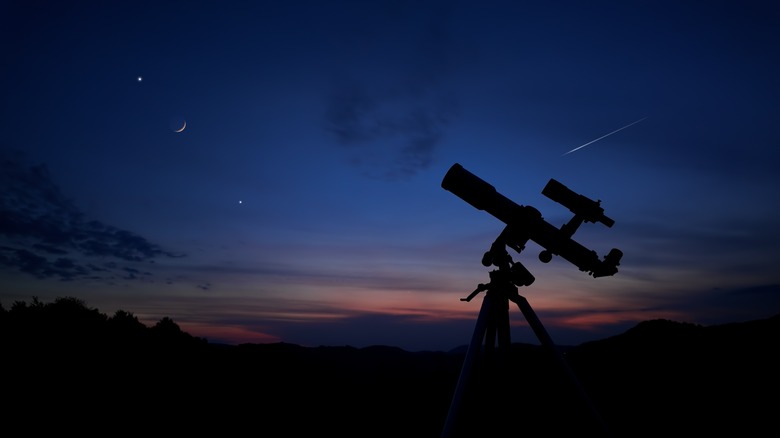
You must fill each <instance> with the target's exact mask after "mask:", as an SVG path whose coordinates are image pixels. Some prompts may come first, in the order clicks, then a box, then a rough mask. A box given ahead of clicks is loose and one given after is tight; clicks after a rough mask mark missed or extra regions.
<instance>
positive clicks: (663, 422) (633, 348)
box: [0, 303, 780, 437]
mask: <svg viewBox="0 0 780 438" xmlns="http://www.w3.org/2000/svg"><path fill="white" fill-rule="evenodd" d="M60 304H61V305H62V306H61V307H63V308H67V307H68V306H65V305H64V304H68V305H70V306H71V307H70V308H68V309H69V310H68V309H66V310H68V312H70V314H71V316H72V315H80V316H79V318H81V320H80V321H79V322H78V323H76V322H74V321H71V320H69V319H68V318H65V317H63V313H60V314H57V312H54V311H52V309H49V311H48V313H46V312H43V311H42V310H43V309H44V308H45V307H46V305H41V304H40V303H38V305H39V307H38V308H36V309H33V310H30V308H25V309H22V310H24V312H18V313H14V312H13V309H12V311H8V312H6V311H3V313H2V319H0V327H2V332H0V341H2V362H0V363H2V376H3V378H4V381H3V386H2V388H3V391H2V397H3V399H4V401H5V403H4V406H6V408H5V410H4V419H5V424H6V428H12V429H10V430H19V431H26V432H25V434H28V433H35V432H38V433H40V432H44V431H47V430H48V431H56V432H57V433H68V432H76V433H82V432H85V431H96V430H101V431H102V432H101V433H114V432H120V431H121V433H136V432H137V433H147V432H149V431H152V430H153V431H157V432H159V433H165V432H170V433H176V434H185V433H193V432H196V433H218V434H219V435H221V436H232V435H238V434H242V435H244V434H248V433H251V434H258V435H265V436H313V435H317V436H320V435H331V434H332V435H337V436H342V437H343V436H361V437H364V436H404V437H418V436H419V437H437V436H439V435H440V433H441V431H442V428H443V426H444V423H445V420H446V418H447V413H448V410H449V407H450V403H451V401H452V399H453V392H454V390H455V386H456V383H457V380H458V376H459V374H460V372H461V365H462V363H463V359H464V352H462V351H453V352H407V351H404V350H402V349H399V348H395V347H388V346H374V347H367V348H353V347H348V346H345V347H317V348H308V347H302V346H299V345H294V344H287V343H276V344H243V345H238V346H226V345H215V344H209V343H208V342H205V341H204V340H202V339H198V338H194V337H192V336H189V335H188V334H186V333H184V332H182V331H181V330H179V329H178V327H177V326H176V325H175V323H173V321H170V320H167V321H165V322H163V321H161V323H160V324H158V325H156V326H155V327H153V328H148V329H147V328H145V327H143V326H142V325H140V326H139V325H138V324H137V323H136V322H137V320H134V318H133V317H132V315H131V314H127V313H125V314H122V315H119V317H118V318H117V315H115V316H114V317H111V318H106V317H101V316H100V315H99V314H98V313H96V312H89V311H87V312H84V311H83V310H84V309H77V307H78V306H75V310H74V306H73V304H74V303H60ZM29 307H34V306H29ZM18 310H19V309H17V311H18ZM54 310H56V309H54ZM60 310H62V309H60ZM36 312H37V313H36ZM22 313H24V316H22ZM65 313H67V312H65ZM55 314H57V315H55ZM49 317H51V318H52V319H50V320H47V318H49ZM115 318H116V319H115ZM153 329H154V330H153ZM778 339H780V316H779V317H774V318H768V319H765V320H757V321H748V322H741V323H733V324H723V325H716V326H708V327H704V326H699V325H694V324H688V323H680V322H674V321H668V320H654V321H645V322H642V323H640V324H638V325H637V326H635V327H634V328H632V329H630V330H628V331H626V332H625V333H623V334H620V335H618V336H614V337H610V338H607V339H603V340H599V341H594V342H588V343H585V344H582V345H579V346H574V347H566V349H565V356H564V357H565V358H566V360H567V362H568V363H569V364H570V365H571V367H572V370H573V371H574V374H575V375H576V376H578V378H579V382H580V383H581V385H582V387H583V388H584V389H585V392H586V394H587V395H588V396H589V401H590V402H591V406H593V407H595V408H596V411H597V412H598V413H599V414H600V416H601V419H602V420H603V421H604V423H606V425H607V426H608V427H609V430H610V431H611V432H612V435H614V436H627V437H635V436H658V435H673V436H686V435H687V436H703V435H709V434H713V433H718V434H723V433H726V434H729V433H731V434H736V435H738V436H741V437H746V436H758V435H762V436H763V431H765V430H773V429H774V428H775V415H776V409H777V403H776V397H777V394H778V392H779V391H780V378H779V377H778V373H777V370H778V369H779V368H780V360H779V359H778V352H779V351H778V350H780V343H778ZM499 364H503V367H501V366H496V367H488V365H487V363H480V366H479V367H477V368H476V369H475V372H474V374H473V376H472V377H473V378H472V383H473V385H472V386H471V387H470V388H471V389H470V391H468V392H467V393H466V395H465V396H464V399H462V400H461V402H460V403H459V404H458V406H460V407H461V414H462V415H461V416H459V418H460V419H461V421H460V422H459V423H458V425H459V428H458V430H460V431H465V432H464V433H462V434H457V436H485V437H487V436H494V435H501V436H503V435H513V436H523V435H525V436H561V435H564V434H571V433H577V434H580V435H588V436H591V435H594V436H597V435H598V434H599V433H600V432H601V431H602V429H600V428H599V425H600V423H598V422H596V421H594V417H592V416H591V415H590V411H588V410H587V409H586V405H587V403H585V401H584V400H583V399H581V398H579V397H578V396H577V393H576V392H575V391H573V388H572V387H571V386H569V385H568V382H567V381H566V380H565V379H563V378H562V376H563V375H562V373H561V372H560V370H559V368H557V365H556V363H554V362H553V361H552V356H551V355H549V354H548V352H547V351H545V350H543V349H542V348H541V347H539V346H535V345H527V344H515V345H513V348H512V349H511V352H509V354H508V355H507V357H505V358H504V360H503V361H502V362H499ZM20 428H21V429H20ZM20 433H21V432H20Z"/></svg>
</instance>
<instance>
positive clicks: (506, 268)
mask: <svg viewBox="0 0 780 438" xmlns="http://www.w3.org/2000/svg"><path fill="white" fill-rule="evenodd" d="M502 234H503V233H502ZM504 242H505V241H504V240H503V239H502V238H501V237H499V239H497V240H496V242H494V243H493V245H492V246H491V249H490V251H488V252H487V253H485V256H484V257H483V260H482V264H483V265H485V266H490V265H491V264H493V265H495V266H497V267H498V269H496V270H493V271H491V272H490V282H489V283H487V284H479V286H478V287H477V288H476V289H475V290H474V291H473V292H472V293H471V294H470V295H469V296H468V297H466V298H461V301H471V300H472V299H473V298H474V297H475V296H477V295H478V294H479V293H480V292H485V297H484V299H483V301H482V306H481V308H480V311H479V316H478V317H477V323H476V326H475V328H474V333H473V335H472V338H471V342H470V344H469V346H468V350H467V352H466V357H465V360H464V362H463V365H462V368H461V372H460V376H459V378H458V383H457V386H456V388H455V393H454V395H453V398H452V402H451V404H450V408H449V412H448V414H447V420H446V423H445V426H444V430H443V432H442V438H451V437H454V436H459V433H461V432H462V430H459V427H460V425H461V424H462V421H461V420H462V418H463V415H464V411H465V409H463V399H464V397H466V395H467V394H469V395H471V396H473V395H474V394H480V395H482V396H487V398H489V399H490V400H487V401H486V402H487V403H492V404H491V405H489V406H488V407H487V410H486V412H487V413H488V414H489V415H491V416H493V417H494V418H493V420H495V417H497V416H503V415H507V414H509V412H504V411H505V409H504V408H505V407H506V406H505V405H504V403H503V402H504V401H505V399H506V398H507V397H506V394H503V393H501V392H499V391H496V390H495V389H496V388H495V386H497V383H499V382H498V381H497V380H498V379H496V377H502V376H506V375H509V374H507V371H508V370H507V369H506V362H507V358H508V357H509V349H510V347H511V340H510V334H509V307H510V306H509V302H510V301H511V302H513V303H515V304H516V305H517V306H518V307H519V308H520V311H521V312H522V313H523V316H524V317H525V319H526V321H527V322H528V324H529V325H530V326H531V329H532V330H533V332H534V334H535V335H536V337H537V338H538V339H539V341H540V343H541V344H542V347H543V348H544V349H546V350H547V351H548V352H549V353H551V354H552V357H553V358H554V360H555V361H556V362H557V365H558V368H559V371H560V372H561V373H562V374H563V376H564V378H565V379H566V380H567V381H568V383H569V384H570V385H571V386H572V387H573V389H574V390H575V391H576V392H577V393H578V395H579V397H580V399H581V401H582V402H584V404H585V406H586V408H587V410H588V411H589V413H590V415H591V417H592V419H593V420H595V421H596V423H597V424H598V427H599V428H600V429H601V430H602V431H603V432H605V435H608V430H607V428H606V426H605V425H604V423H603V421H602V420H601V417H600V415H599V414H598V412H597V411H596V409H595V407H594V406H593V404H592V403H591V402H590V399H589V398H588V396H587V394H586V392H585V391H584V389H583V388H582V387H581V386H580V384H579V381H578V380H577V377H576V376H575V375H574V373H573V371H572V370H571V368H570V367H569V366H568V363H567V362H566V360H565V359H564V357H563V355H562V354H561V352H560V351H559V350H558V348H557V347H556V345H555V343H554V342H553V340H552V338H551V337H550V335H549V334H548V333H547V330H545V328H544V326H543V325H542V323H541V321H540V320H539V318H538V317H537V316H536V313H535V312H534V310H533V308H532V307H531V305H530V304H529V303H528V300H526V299H525V297H523V296H521V295H519V293H518V289H517V285H520V286H529V285H530V284H531V283H533V281H534V277H533V275H531V273H530V272H528V270H527V269H526V268H525V267H524V266H522V265H521V264H520V263H516V262H513V261H512V258H511V256H510V255H509V253H507V251H506V245H505V243H504ZM514 249H516V250H518V252H519V250H522V248H514ZM483 340H484V348H483V344H482V342H483ZM496 341H497V342H498V350H496ZM480 352H482V353H483V357H482V359H483V360H484V362H483V365H485V369H491V370H493V371H496V373H495V375H493V376H492V378H488V379H483V380H481V381H480V382H481V383H483V384H488V385H491V386H493V388H488V391H480V392H474V391H468V390H469V389H471V388H470V386H473V385H472V384H473V383H474V379H473V378H472V377H474V376H473V374H474V371H473V369H474V366H475V365H476V364H477V361H478V359H480V357H479V353H480ZM488 377H491V376H488ZM496 398H502V400H496ZM483 426H484V427H480V431H479V432H480V435H482V436H484V432H486V430H487V429H488V428H489V427H493V426H495V422H491V419H488V420H487V421H486V422H485V423H483ZM497 432H505V431H501V430H499V431H497ZM502 434H503V433H502Z"/></svg>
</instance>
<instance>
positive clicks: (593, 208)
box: [441, 163, 623, 278]
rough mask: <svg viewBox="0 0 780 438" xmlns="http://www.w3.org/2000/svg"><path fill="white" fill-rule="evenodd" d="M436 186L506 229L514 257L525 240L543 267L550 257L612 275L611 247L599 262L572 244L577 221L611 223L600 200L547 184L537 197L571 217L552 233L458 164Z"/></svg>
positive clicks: (616, 254) (536, 215) (527, 209)
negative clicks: (533, 245) (533, 246)
mask: <svg viewBox="0 0 780 438" xmlns="http://www.w3.org/2000/svg"><path fill="white" fill-rule="evenodd" d="M441 187H442V188H443V189H445V190H448V191H450V192H452V193H453V194H455V195H456V196H458V197H459V198H461V199H463V200H464V201H466V202H467V203H469V204H471V206H473V207H474V208H476V209H477V210H483V211H486V212H488V213H490V214H491V215H493V216H494V217H496V218H497V219H498V220H500V221H501V222H503V223H504V224H506V228H505V230H504V231H503V232H502V233H501V238H502V240H503V243H505V244H506V245H507V246H509V247H510V248H512V249H514V250H516V251H518V252H520V251H522V250H523V249H524V248H525V244H526V243H527V242H528V241H529V240H531V241H533V242H535V243H536V244H538V245H539V246H541V247H542V248H544V250H543V251H542V252H541V253H539V260H541V261H542V262H543V263H548V262H550V260H552V257H553V255H557V256H560V257H562V258H564V259H565V260H567V261H569V262H570V263H572V264H574V265H575V266H577V267H578V268H579V270H580V271H585V272H587V273H588V274H589V275H592V276H593V277H594V278H596V277H604V276H610V275H614V274H616V273H617V271H618V269H617V266H618V265H620V259H621V258H622V257H623V252H622V251H620V250H619V249H617V248H612V250H610V251H609V253H608V254H607V255H606V256H604V259H603V260H601V259H599V257H598V254H596V252H595V251H593V250H589V249H588V248H586V247H584V246H583V245H581V244H580V243H578V242H576V241H575V240H573V239H572V236H573V235H574V233H575V232H576V231H577V229H578V228H579V226H580V225H581V224H582V223H583V222H592V223H596V222H600V223H602V224H604V225H605V226H607V227H609V228H611V227H612V225H614V223H615V221H613V220H612V219H610V218H609V217H607V216H605V215H604V209H603V208H602V207H601V201H593V200H591V199H589V198H587V197H585V196H583V195H580V194H578V193H575V192H574V191H572V190H571V189H569V188H568V187H566V186H565V185H563V184H561V183H560V182H558V181H556V180H554V179H550V181H549V182H548V183H547V185H546V186H545V187H544V189H543V190H542V194H543V195H545V196H546V197H548V198H550V199H552V200H553V201H555V202H557V203H559V204H561V205H563V206H564V207H566V208H568V209H569V211H571V212H572V213H574V217H572V219H571V220H570V221H569V222H567V223H566V224H564V225H563V226H561V228H556V227H555V226H554V225H552V224H550V223H549V222H547V221H546V220H544V218H543V217H542V214H541V213H540V212H539V210H537V209H535V208H534V207H531V206H528V205H518V204H516V203H515V202H514V201H512V200H510V199H509V198H507V197H505V196H504V195H502V194H500V193H498V191H496V189H495V187H493V186H492V185H490V184H489V183H487V182H485V181H484V180H482V179H481V178H479V177H478V176H476V175H474V174H473V173H471V172H469V171H468V170H466V169H465V168H463V166H461V165H460V164H458V163H455V164H454V165H452V167H451V168H450V169H449V171H447V174H446V175H445V176H444V179H443V180H442V182H441Z"/></svg>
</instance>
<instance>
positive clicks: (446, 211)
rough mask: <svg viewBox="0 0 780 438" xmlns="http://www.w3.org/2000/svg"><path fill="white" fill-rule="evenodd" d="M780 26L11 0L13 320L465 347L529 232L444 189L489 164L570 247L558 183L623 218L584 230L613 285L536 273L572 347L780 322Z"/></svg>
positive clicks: (628, 6)
mask: <svg viewBox="0 0 780 438" xmlns="http://www.w3.org/2000/svg"><path fill="white" fill-rule="evenodd" d="M778 20H780V6H778V3H776V2H769V1H765V2H749V1H739V2H738V1H721V2H694V1H627V2H614V1H587V2H585V1H545V2H523V1H490V0H483V1H397V0H396V1H390V0H387V1H297V0H292V1H222V2H218V1H201V2H183V1H165V2H157V1H155V2H144V1H111V2H99V1H85V2H30V1H10V2H9V1H3V2H2V3H1V4H0V37H1V38H0V45H1V46H2V57H0V62H2V65H1V66H0V87H2V93H1V98H0V126H1V127H2V129H0V163H1V166H2V169H1V170H0V189H1V190H2V198H1V201H2V202H1V203H0V215H1V216H0V303H2V305H3V306H4V307H5V308H6V309H8V308H10V306H11V305H12V304H13V303H14V302H15V301H28V302H29V301H30V300H31V299H32V297H34V296H35V297H38V298H39V299H41V300H42V301H45V302H48V301H52V300H54V299H55V298H56V297H64V296H72V297H77V298H79V299H82V300H83V301H85V303H86V304H87V305H88V306H89V307H93V308H97V309H99V310H100V311H101V312H102V313H106V314H108V315H109V316H111V315H113V313H114V312H115V311H116V310H120V309H121V310H125V311H128V312H132V313H133V314H134V315H136V316H137V317H139V319H140V320H141V321H143V322H145V323H147V324H154V323H155V322H156V321H159V320H160V319H161V318H162V317H165V316H168V317H170V318H172V319H173V320H174V321H175V322H176V323H177V324H179V325H180V327H181V328H182V329H183V330H185V331H187V332H189V333H190V334H193V335H195V336H200V337H204V338H207V339H208V340H209V341H212V342H227V343H232V344H237V343H242V342H252V343H265V342H279V341H283V342H290V343H297V344H301V345H306V346H318V345H333V346H335V345H352V346H355V347H363V346H369V345H376V344H382V345H391V346H398V347H401V348H404V349H407V350H412V351H416V350H423V349H434V350H448V349H450V348H453V347H455V346H458V345H463V344H467V343H468V342H469V340H470V337H471V333H472V331H473V329H474V324H475V321H476V317H477V314H478V312H479V306H480V303H481V296H480V298H479V299H475V300H473V301H471V302H463V301H460V298H463V297H465V296H466V295H468V294H469V293H471V292H472V291H473V290H474V289H475V288H476V287H477V286H478V284H480V283H487V282H488V281H489V277H488V273H489V271H490V270H491V269H493V268H491V267H485V266H483V265H482V264H481V259H482V255H483V253H484V252H485V251H487V250H488V249H489V247H490V245H491V243H492V242H493V241H494V239H496V237H497V236H498V234H499V233H500V232H501V231H502V230H503V228H504V225H505V224H504V223H502V222H501V221H499V220H498V219H497V218H495V217H493V216H492V215H490V214H489V213H487V212H485V211H479V210H477V209H475V208H474V207H472V206H471V205H469V204H468V203H466V202H465V201H463V200H462V199H460V198H459V197H457V196H455V195H454V194H453V193H451V192H449V191H447V190H444V189H443V188H442V187H441V182H442V178H443V177H444V175H445V174H446V172H447V170H448V169H449V168H450V167H451V166H452V165H453V164H455V163H460V164H461V165H463V167H464V168H466V169H467V170H469V171H470V172H472V173H474V174H475V175H477V176H479V177H480V178H482V179H483V180H485V181H487V182H488V183H490V184H492V185H493V186H494V187H495V188H496V189H497V190H498V192H499V193H501V194H502V195H504V196H506V197H507V198H509V199H511V200H513V201H514V202H515V203H517V204H519V205H530V206H533V207H534V208H536V209H538V210H539V211H540V212H541V213H542V215H543V216H544V219H545V220H546V221H548V222H549V223H550V224H553V225H554V226H556V227H559V226H561V225H563V224H564V223H566V222H567V221H568V220H569V219H570V218H571V216H572V214H571V212H570V211H569V210H568V209H567V208H566V207H565V206H563V205H561V204H559V203H556V202H555V201H553V200H551V199H549V198H547V197H545V196H544V195H542V194H541V191H542V189H543V188H544V186H545V185H546V184H547V182H548V181H549V180H550V179H551V178H554V179H556V180H558V181H560V182H561V183H563V184H565V185H566V186H567V187H569V188H570V189H572V190H574V191H575V192H577V193H580V194H582V195H584V196H586V197H589V198H591V199H593V200H601V206H602V207H603V208H604V212H605V214H606V215H607V216H608V217H610V218H611V219H613V220H614V221H615V224H614V226H612V227H611V228H608V227H606V226H604V225H602V224H600V223H596V224H594V223H586V224H583V225H582V226H581V227H580V229H579V230H578V231H577V233H576V234H575V235H574V240H576V241H577V242H579V243H581V244H582V245H584V246H586V247H587V248H589V249H592V250H594V251H596V252H597V253H598V255H599V257H603V256H604V255H605V254H606V253H607V252H608V251H609V250H610V249H611V248H619V249H620V250H622V251H623V253H624V256H623V259H622V261H621V264H620V266H619V272H618V273H617V274H616V275H614V276H608V277H599V278H593V277H591V276H589V275H588V274H587V273H586V272H581V271H579V270H578V269H577V267H576V266H574V265H573V264H571V263H569V262H567V261H566V260H564V259H562V258H560V257H556V258H554V259H553V260H552V261H551V262H550V263H548V264H544V263H542V262H540V261H539V259H538V257H537V256H538V253H539V252H540V251H541V250H542V249H543V248H541V247H539V246H538V245H536V244H534V243H533V242H529V244H528V245H527V246H526V249H525V250H524V251H522V252H521V253H517V252H514V251H511V250H510V254H511V255H512V257H513V259H514V260H515V261H518V262H522V263H523V264H524V265H525V266H526V267H527V268H528V269H529V270H530V271H531V273H532V274H533V275H534V276H535V278H536V281H535V282H534V284H532V285H531V286H529V287H524V288H521V289H520V294H521V295H523V296H524V297H526V298H527V299H528V301H529V302H530V304H531V305H532V306H533V308H534V310H536V312H537V314H538V316H539V317H540V319H541V320H542V322H543V323H544V324H545V327H546V328H547V330H548V331H549V333H550V334H551V335H552V337H553V339H554V340H555V341H556V342H557V343H559V344H578V343H581V342H585V341H589V340H594V339H601V338H604V337H608V336H611V335H615V334H618V333H621V332H623V331H624V330H626V329H627V328H629V327H632V326H633V325H635V324H636V323H638V322H640V321H643V320H648V319H658V318H665V319H672V320H675V321H683V322H691V323H697V324H703V325H710V324H719V323H727V322H739V321H745V320H751V319H759V318H765V317H769V316H773V315H775V314H778V313H780V269H778V268H777V261H778V260H780V229H778V217H780V202H779V201H778V199H779V198H778V188H780V173H779V172H778V167H779V166H780V151H779V150H778V147H779V146H780V129H778V128H780V80H778V78H780V51H778V47H780V32H778V27H777V23H778V22H779V21H778ZM637 121H639V122H638V123H634V122H637ZM185 122H186V127H185V129H184V130H182V131H181V132H176V131H177V130H180V128H181V127H182V126H184V123H185ZM632 123H634V124H633V125H631V126H627V125H629V124H632ZM623 127H625V129H620V128H623ZM616 130H619V131H617V132H615V131H616ZM609 133H612V134H611V135H608V136H606V137H604V138H601V139H600V140H598V141H596V142H593V143H591V144H588V145H587V146H585V147H582V148H580V149H577V150H576V151H573V152H571V153H567V152H569V151H572V150H573V149H575V148H578V147H579V146H582V145H585V144H586V143H589V142H591V141H593V140H595V139H598V138H600V137H602V136H604V135H606V134H609ZM510 317H511V318H512V340H513V341H517V342H532V343H535V342H537V339H536V338H535V337H534V335H533V332H532V331H531V330H530V328H529V327H528V326H527V324H526V322H525V319H524V318H523V316H522V314H521V313H520V311H519V310H518V309H517V308H516V307H513V308H511V309H510Z"/></svg>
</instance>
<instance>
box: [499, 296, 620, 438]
mask: <svg viewBox="0 0 780 438" xmlns="http://www.w3.org/2000/svg"><path fill="white" fill-rule="evenodd" d="M512 301H514V302H515V303H517V307H519V308H520V311H521V312H523V316H524V317H525V319H526V321H528V324H529V325H530V326H531V329H532V330H533V331H534V333H535V334H536V337H537V338H539V341H540V342H541V343H542V347H544V348H546V349H547V350H549V351H550V352H551V353H552V355H553V357H554V358H555V360H556V361H557V362H558V365H559V366H560V368H561V370H562V371H563V373H564V374H565V375H566V377H567V378H568V379H569V381H570V383H571V385H572V387H573V388H574V389H575V390H576V391H577V393H578V395H579V396H580V398H581V399H582V401H583V402H584V403H585V405H586V406H587V407H588V409H589V410H590V413H591V415H592V416H593V418H594V420H596V422H597V424H598V425H599V426H600V427H601V428H602V429H603V431H604V432H605V433H606V434H605V436H608V435H609V433H608V432H609V431H608V428H607V426H606V423H604V421H603V420H602V418H601V415H599V413H598V411H597V410H596V407H595V406H594V405H593V403H592V402H591V400H590V397H588V394H587V393H586V392H585V389H583V388H582V386H581V385H580V382H579V380H578V379H577V376H575V375H574V372H573V371H572V369H571V368H570V367H569V364H568V362H566V359H564V357H563V355H562V354H561V352H560V350H558V347H557V346H556V345H555V343H554V342H553V340H552V338H551V337H550V335H549V334H548V333H547V330H545V328H544V326H543V325H542V322H541V321H540V320H539V318H538V317H537V316H536V312H534V309H532V308H531V305H530V304H528V300H526V299H525V297H523V296H522V295H515V296H514V297H513V298H512Z"/></svg>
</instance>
